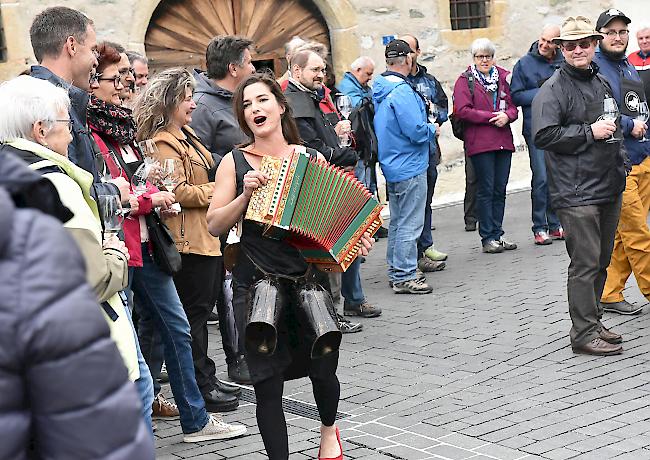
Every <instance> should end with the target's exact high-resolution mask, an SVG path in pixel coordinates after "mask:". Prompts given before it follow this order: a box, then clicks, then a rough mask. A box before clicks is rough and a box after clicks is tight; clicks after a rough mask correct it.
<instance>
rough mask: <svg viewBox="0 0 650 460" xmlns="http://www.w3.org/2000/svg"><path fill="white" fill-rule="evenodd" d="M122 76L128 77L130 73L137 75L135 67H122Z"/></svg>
mask: <svg viewBox="0 0 650 460" xmlns="http://www.w3.org/2000/svg"><path fill="white" fill-rule="evenodd" d="M119 72H120V76H122V77H126V76H127V75H128V74H131V75H135V69H134V68H133V67H129V68H128V69H122V70H120V71H119Z"/></svg>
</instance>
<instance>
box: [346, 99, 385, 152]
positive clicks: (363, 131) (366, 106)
mask: <svg viewBox="0 0 650 460" xmlns="http://www.w3.org/2000/svg"><path fill="white" fill-rule="evenodd" d="M374 119H375V106H374V105H373V103H372V99H371V98H369V97H364V98H363V99H362V100H361V102H360V103H359V105H358V106H357V107H355V108H354V109H353V110H352V113H351V114H350V123H351V124H352V131H353V132H354V139H355V140H356V149H357V152H359V158H360V159H362V160H363V162H364V163H365V164H366V165H369V164H374V163H376V162H377V152H378V147H377V136H376V135H375V125H374Z"/></svg>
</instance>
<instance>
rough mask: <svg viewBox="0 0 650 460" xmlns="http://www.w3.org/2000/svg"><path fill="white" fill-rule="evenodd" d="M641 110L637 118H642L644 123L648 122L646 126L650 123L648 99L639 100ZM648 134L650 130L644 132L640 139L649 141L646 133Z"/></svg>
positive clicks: (640, 140)
mask: <svg viewBox="0 0 650 460" xmlns="http://www.w3.org/2000/svg"><path fill="white" fill-rule="evenodd" d="M638 110H639V112H638V115H637V116H636V119H637V120H641V121H642V122H643V123H645V124H646V127H647V125H648V120H650V110H649V109H648V103H647V102H646V101H643V102H639V109H638ZM647 134H648V131H647V130H646V132H645V133H644V134H643V137H642V138H641V139H639V142H648V140H650V139H648V138H646V135H647Z"/></svg>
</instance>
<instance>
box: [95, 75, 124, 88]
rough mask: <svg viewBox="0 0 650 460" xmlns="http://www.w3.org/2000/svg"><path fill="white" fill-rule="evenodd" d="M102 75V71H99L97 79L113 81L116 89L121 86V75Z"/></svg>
mask: <svg viewBox="0 0 650 460" xmlns="http://www.w3.org/2000/svg"><path fill="white" fill-rule="evenodd" d="M101 75H102V74H101V73H98V74H97V75H96V76H95V78H96V80H97V81H112V82H113V86H115V89H117V88H119V86H120V76H119V75H115V76H114V77H110V78H103V77H101Z"/></svg>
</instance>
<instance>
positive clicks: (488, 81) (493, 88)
mask: <svg viewBox="0 0 650 460" xmlns="http://www.w3.org/2000/svg"><path fill="white" fill-rule="evenodd" d="M472 73H473V74H474V78H475V79H476V80H478V81H480V82H481V84H482V85H483V88H485V90H486V91H487V92H489V93H496V92H497V90H498V89H499V71H498V70H497V68H496V66H492V68H491V69H490V75H488V76H487V77H486V76H485V75H483V73H481V72H479V71H478V69H477V68H476V64H472Z"/></svg>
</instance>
